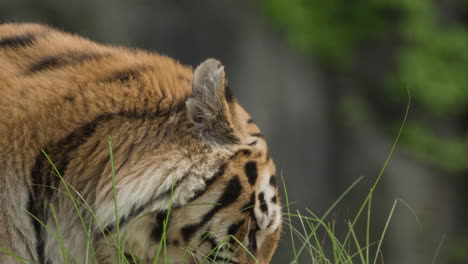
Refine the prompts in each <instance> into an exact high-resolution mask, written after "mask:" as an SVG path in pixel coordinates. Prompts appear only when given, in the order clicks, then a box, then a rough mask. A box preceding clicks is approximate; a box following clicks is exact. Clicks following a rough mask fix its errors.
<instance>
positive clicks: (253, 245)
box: [247, 230, 257, 253]
mask: <svg viewBox="0 0 468 264" xmlns="http://www.w3.org/2000/svg"><path fill="white" fill-rule="evenodd" d="M256 232H257V231H256V230H250V233H249V245H248V246H247V248H248V249H249V251H250V252H251V253H255V251H257V238H256V236H255V233H256Z"/></svg>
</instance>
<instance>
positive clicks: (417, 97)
mask: <svg viewBox="0 0 468 264" xmlns="http://www.w3.org/2000/svg"><path fill="white" fill-rule="evenodd" d="M443 2H444V1H438V2H436V1H433V0H417V1H415V0H368V1H362V0H327V1H321V0H292V1H283V0H262V4H263V7H264V10H265V11H266V14H267V15H268V17H270V18H271V20H272V21H273V23H274V24H275V25H277V26H278V27H279V28H280V29H281V30H282V31H283V32H284V34H285V35H286V36H287V38H288V40H289V41H290V43H291V45H293V46H294V47H295V48H297V49H298V50H299V51H301V52H303V53H305V54H309V55H312V56H315V57H317V58H319V59H320V60H321V61H322V62H323V63H324V64H325V65H326V66H327V67H331V68H334V69H335V70H338V72H340V71H346V70H347V68H348V67H349V66H351V65H352V61H353V55H354V54H356V53H357V52H358V48H359V47H360V45H362V44H363V43H366V42H369V41H372V40H380V41H383V42H385V41H386V40H388V38H397V40H398V42H399V44H398V45H393V46H391V47H390V48H391V49H393V50H392V51H393V52H394V53H395V54H397V58H396V63H397V69H396V70H395V71H394V72H388V73H386V78H385V79H384V80H382V87H385V88H386V91H387V93H386V94H385V95H384V96H385V97H387V98H396V99H397V100H398V101H400V102H402V101H405V99H404V98H406V97H407V91H406V89H409V90H410V92H411V96H412V98H413V102H414V104H416V105H417V107H418V109H419V110H421V112H423V113H424V114H425V115H426V116H425V117H424V118H413V120H412V121H411V123H410V124H409V125H408V126H407V128H406V132H405V137H404V139H403V142H404V144H405V145H406V146H408V147H410V149H412V150H413V151H415V153H416V154H417V156H418V157H420V158H422V159H423V160H425V161H426V162H429V163H430V164H432V165H434V166H437V167H439V168H441V169H444V170H447V171H451V172H460V171H465V170H466V169H468V162H466V157H468V136H467V135H466V131H458V133H448V134H449V135H446V134H441V133H440V132H439V130H438V129H435V128H434V127H433V126H434V123H435V122H434V120H454V122H455V123H457V122H461V123H462V124H461V125H462V126H463V125H464V124H463V122H468V120H463V118H465V119H466V118H467V117H466V114H467V112H468V0H459V1H458V2H457V1H449V2H451V3H452V4H453V3H455V4H458V5H459V6H458V7H456V8H453V7H452V9H450V10H449V12H446V11H447V10H444V7H443V6H442V4H441V3H443ZM451 12H452V13H451ZM446 13H448V15H447V14H446ZM464 20H465V21H464ZM392 43H395V41H392ZM374 88H375V87H374ZM423 119H424V121H422V120H423ZM440 123H443V122H440ZM462 130H463V129H462Z"/></svg>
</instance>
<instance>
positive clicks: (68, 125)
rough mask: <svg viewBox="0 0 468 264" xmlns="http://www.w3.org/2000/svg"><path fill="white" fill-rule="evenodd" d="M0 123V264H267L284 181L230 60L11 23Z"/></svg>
mask: <svg viewBox="0 0 468 264" xmlns="http://www.w3.org/2000/svg"><path fill="white" fill-rule="evenodd" d="M0 113H1V114H0V150H1V151H0V198H1V199H0V263H5V264H14V263H15V264H16V263H39V264H59V263H80V264H81V263H93V264H98V263H99V264H101V263H103V264H105V263H203V262H210V263H239V264H240V263H270V261H271V259H272V256H273V254H274V252H275V250H276V248H277V246H278V243H279V241H280V236H281V230H282V216H281V215H282V213H281V202H280V197H279V194H278V186H277V180H276V168H275V164H274V162H273V160H272V158H271V157H270V154H269V150H268V146H267V143H266V141H265V138H264V136H263V135H262V133H261V131H260V129H259V128H258V126H257V125H256V124H255V122H254V121H253V119H252V117H251V116H250V115H249V114H248V113H247V112H246V111H245V110H244V109H243V108H242V107H241V106H240V104H239V102H238V99H237V98H236V97H235V96H234V95H233V94H232V92H231V89H230V88H229V85H228V83H227V79H226V74H225V70H224V65H223V64H222V63H221V62H220V61H218V60H216V59H212V58H210V59H207V60H205V61H204V62H202V63H201V64H199V65H198V66H197V67H195V70H193V68H192V67H190V66H186V65H182V64H181V63H179V62H178V61H176V60H175V59H172V58H169V57H167V56H164V55H160V54H157V53H155V52H149V51H143V50H138V49H134V48H128V47H119V46H111V45H103V44H98V43H95V42H93V41H91V40H89V39H87V38H85V37H81V36H78V35H76V34H71V33H66V32H64V31H62V30H59V29H56V28H53V27H50V26H48V25H43V24H35V23H6V24H1V25H0ZM157 256H162V257H161V258H160V259H157V260H155V258H156V257H157ZM122 259H123V261H124V262H121V261H122Z"/></svg>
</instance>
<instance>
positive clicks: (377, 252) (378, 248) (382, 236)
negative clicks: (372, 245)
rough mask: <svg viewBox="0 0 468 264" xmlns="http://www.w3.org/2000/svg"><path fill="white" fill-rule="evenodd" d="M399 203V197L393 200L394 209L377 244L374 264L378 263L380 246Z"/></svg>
mask: <svg viewBox="0 0 468 264" xmlns="http://www.w3.org/2000/svg"><path fill="white" fill-rule="evenodd" d="M397 203H398V199H395V201H394V202H393V206H392V209H391V210H390V214H389V215H388V218H387V221H386V222H385V227H384V229H383V231H382V235H381V236H380V240H379V244H378V245H377V251H376V253H375V258H374V264H376V263H377V258H378V256H379V252H380V247H381V246H382V242H383V239H384V237H385V233H386V232H387V229H388V225H389V224H390V220H391V219H392V216H393V212H394V211H395V207H396V205H397Z"/></svg>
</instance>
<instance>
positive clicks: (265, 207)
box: [258, 192, 268, 213]
mask: <svg viewBox="0 0 468 264" xmlns="http://www.w3.org/2000/svg"><path fill="white" fill-rule="evenodd" d="M258 201H259V202H260V210H262V212H264V213H267V212H268V204H267V203H266V201H265V193H263V192H261V193H259V194H258Z"/></svg>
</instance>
